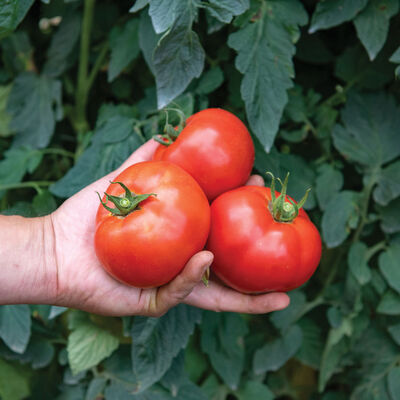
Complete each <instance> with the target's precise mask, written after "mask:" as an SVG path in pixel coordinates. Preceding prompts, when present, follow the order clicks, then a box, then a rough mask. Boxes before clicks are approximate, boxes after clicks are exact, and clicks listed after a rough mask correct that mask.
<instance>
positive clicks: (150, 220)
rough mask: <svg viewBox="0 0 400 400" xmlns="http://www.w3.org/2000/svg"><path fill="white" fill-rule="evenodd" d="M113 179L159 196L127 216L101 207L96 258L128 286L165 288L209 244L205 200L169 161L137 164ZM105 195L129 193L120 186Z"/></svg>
mask: <svg viewBox="0 0 400 400" xmlns="http://www.w3.org/2000/svg"><path fill="white" fill-rule="evenodd" d="M115 180H116V181H119V182H123V183H124V184H125V185H126V186H127V187H128V188H129V189H130V190H131V191H132V192H133V193H135V194H145V193H155V194H156V196H150V197H149V198H147V199H146V200H144V201H143V202H141V203H140V205H139V207H138V208H137V209H135V210H134V211H133V212H131V213H130V214H128V215H127V216H125V217H118V216H114V215H112V214H111V213H110V212H109V211H107V210H106V209H105V207H103V205H100V206H99V209H98V212H97V217H96V223H97V230H96V234H95V248H96V254H97V257H98V258H99V260H100V261H101V263H102V264H103V266H104V267H105V268H106V270H107V271H108V272H109V273H110V274H111V275H112V276H114V277H115V278H116V279H119V280H120V281H122V282H125V283H127V284H129V285H132V286H136V287H140V288H151V287H157V286H162V285H165V284H166V283H168V282H169V281H171V280H172V279H173V278H174V277H175V276H176V275H178V273H179V272H180V271H181V270H182V268H183V267H184V266H185V264H186V262H187V261H188V260H189V258H190V257H191V256H192V255H193V254H195V253H197V252H199V251H200V250H202V249H203V248H204V245H205V244H206V241H207V237H208V232H209V230H210V206H209V204H208V201H207V198H206V196H205V195H204V192H203V191H202V190H201V188H200V186H199V185H198V183H197V182H196V181H195V180H194V179H193V178H192V177H191V176H190V175H189V174H188V173H187V172H185V171H184V170H183V169H182V168H179V167H178V166H176V165H175V164H171V163H168V162H165V161H152V162H144V163H138V164H135V165H133V166H131V167H129V168H127V169H126V170H125V171H123V172H122V173H121V174H120V175H119V176H117V177H116V178H115ZM106 192H107V193H108V194H109V195H112V196H118V197H122V195H124V194H125V192H124V189H123V188H122V187H121V186H120V185H118V184H111V185H110V186H109V188H108V189H107V191H106ZM104 201H106V200H105V199H104ZM110 205H112V203H111V202H109V206H110ZM132 267H133V268H132Z"/></svg>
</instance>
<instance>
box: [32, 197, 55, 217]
mask: <svg viewBox="0 0 400 400" xmlns="http://www.w3.org/2000/svg"><path fill="white" fill-rule="evenodd" d="M32 206H33V209H34V210H35V213H36V216H38V217H43V216H44V215H48V214H50V213H52V212H53V211H55V210H56V208H57V203H56V200H55V199H54V197H53V196H52V195H51V193H50V192H49V191H48V190H43V191H42V192H41V193H39V194H37V195H36V196H35V197H34V198H33V202H32Z"/></svg>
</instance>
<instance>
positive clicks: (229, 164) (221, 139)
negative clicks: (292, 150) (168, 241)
mask: <svg viewBox="0 0 400 400" xmlns="http://www.w3.org/2000/svg"><path fill="white" fill-rule="evenodd" d="M153 159H154V160H165V161H170V162H173V163H174V164H177V165H179V166H180V167H182V168H183V169H184V170H185V171H187V172H189V174H190V175H192V176H193V178H195V179H196V181H197V182H198V183H199V184H200V186H201V187H202V189H203V190H204V193H205V194H206V196H207V197H208V199H209V200H210V201H211V200H213V199H214V198H216V197H217V196H218V195H220V194H221V193H224V192H226V191H227V190H231V189H234V188H236V187H239V186H241V185H243V184H244V183H245V182H246V181H247V179H248V178H249V175H250V172H251V169H252V167H253V163H254V145H253V141H252V140H251V137H250V134H249V132H248V130H247V128H246V127H245V125H244V124H243V123H242V122H241V121H240V119H239V118H237V117H236V116H235V115H233V114H232V113H230V112H228V111H225V110H222V109H219V108H209V109H207V110H203V111H200V112H198V113H196V114H194V115H192V116H191V117H190V118H188V120H187V121H186V126H185V127H184V128H183V130H182V132H181V133H180V134H179V136H178V138H177V139H176V141H175V142H173V143H172V144H171V145H169V146H164V145H162V144H160V145H159V147H158V148H157V150H156V152H155V154H154V158H153Z"/></svg>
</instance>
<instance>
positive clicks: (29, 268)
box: [0, 216, 58, 304]
mask: <svg viewBox="0 0 400 400" xmlns="http://www.w3.org/2000/svg"><path fill="white" fill-rule="evenodd" d="M0 241H1V243H2V246H1V249H0V304H52V303H53V302H54V301H55V299H56V297H57V287H58V280H57V263H56V256H55V237H54V230H53V224H52V219H51V216H45V217H40V218H23V217H19V216H12V217H3V216H1V217H0Z"/></svg>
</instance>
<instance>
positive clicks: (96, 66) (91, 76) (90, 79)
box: [87, 42, 108, 93]
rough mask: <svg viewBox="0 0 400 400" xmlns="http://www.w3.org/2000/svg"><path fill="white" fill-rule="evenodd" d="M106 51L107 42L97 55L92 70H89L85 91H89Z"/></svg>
mask: <svg viewBox="0 0 400 400" xmlns="http://www.w3.org/2000/svg"><path fill="white" fill-rule="evenodd" d="M107 52H108V42H105V43H104V45H103V47H102V49H101V50H100V53H99V55H98V56H97V59H96V61H95V63H94V65H93V68H92V70H91V71H90V74H89V77H88V79H87V92H88V93H89V91H90V89H91V87H92V85H93V82H94V80H95V79H96V76H97V73H98V72H99V71H100V68H101V66H102V65H103V61H104V59H105V58H106V55H107Z"/></svg>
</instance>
